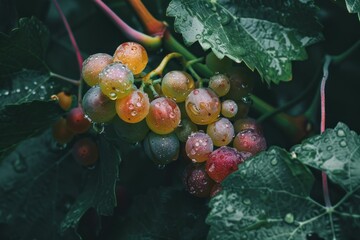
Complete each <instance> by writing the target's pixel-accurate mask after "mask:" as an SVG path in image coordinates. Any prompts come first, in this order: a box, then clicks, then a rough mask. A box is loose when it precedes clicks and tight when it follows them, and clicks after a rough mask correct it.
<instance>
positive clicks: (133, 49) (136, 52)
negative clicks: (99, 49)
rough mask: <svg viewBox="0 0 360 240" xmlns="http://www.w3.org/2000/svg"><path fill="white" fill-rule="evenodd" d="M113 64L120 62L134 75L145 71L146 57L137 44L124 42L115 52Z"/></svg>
mask: <svg viewBox="0 0 360 240" xmlns="http://www.w3.org/2000/svg"><path fill="white" fill-rule="evenodd" d="M114 62H121V63H122V64H124V65H125V66H127V67H128V68H129V69H130V70H131V71H132V72H133V74H134V75H136V74H139V73H141V72H142V71H143V70H144V69H145V67H146V65H147V63H148V55H147V52H146V50H145V48H144V47H143V46H141V45H140V44H139V43H136V42H124V43H122V44H120V46H119V47H118V48H117V49H116V50H115V53H114Z"/></svg>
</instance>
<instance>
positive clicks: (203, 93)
mask: <svg viewBox="0 0 360 240" xmlns="http://www.w3.org/2000/svg"><path fill="white" fill-rule="evenodd" d="M185 110H186V113H187V115H188V116H189V118H190V119H191V121H192V122H193V123H195V124H198V125H207V124H209V123H212V122H214V121H216V119H217V118H218V117H219V114H220V110H221V104H220V100H219V97H218V96H217V95H216V94H215V93H214V92H213V91H212V90H211V89H209V88H196V89H194V90H193V91H191V93H190V94H189V95H188V96H187V98H186V101H185Z"/></svg>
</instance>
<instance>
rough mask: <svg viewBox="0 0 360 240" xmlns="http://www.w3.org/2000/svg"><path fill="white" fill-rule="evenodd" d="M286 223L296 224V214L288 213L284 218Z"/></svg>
mask: <svg viewBox="0 0 360 240" xmlns="http://www.w3.org/2000/svg"><path fill="white" fill-rule="evenodd" d="M284 221H285V222H286V223H289V224H291V223H293V222H294V214H292V213H287V214H286V215H285V217H284Z"/></svg>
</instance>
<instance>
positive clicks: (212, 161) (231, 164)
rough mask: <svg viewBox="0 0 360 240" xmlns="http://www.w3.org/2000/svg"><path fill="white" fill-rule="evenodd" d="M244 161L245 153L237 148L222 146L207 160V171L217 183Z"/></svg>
mask: <svg viewBox="0 0 360 240" xmlns="http://www.w3.org/2000/svg"><path fill="white" fill-rule="evenodd" d="M242 162H244V157H243V155H242V154H241V153H240V152H238V151H237V150H236V149H235V148H232V147H228V146H222V147H220V148H218V149H216V150H214V151H213V152H212V153H211V154H210V155H209V159H208V160H207V162H206V172H207V173H208V174H209V176H210V177H211V178H212V179H213V180H214V181H215V182H217V183H220V182H221V181H223V180H224V179H225V178H226V177H227V176H228V175H229V174H230V173H232V172H234V171H236V170H237V169H238V164H240V163H242Z"/></svg>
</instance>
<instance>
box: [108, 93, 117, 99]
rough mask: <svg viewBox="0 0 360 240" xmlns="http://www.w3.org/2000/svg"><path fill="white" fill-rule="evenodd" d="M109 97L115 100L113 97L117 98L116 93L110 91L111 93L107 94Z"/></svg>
mask: <svg viewBox="0 0 360 240" xmlns="http://www.w3.org/2000/svg"><path fill="white" fill-rule="evenodd" d="M109 98H110V99H111V100H115V99H116V98H117V94H116V93H114V92H111V93H110V94H109Z"/></svg>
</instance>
